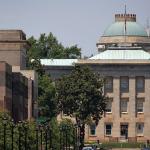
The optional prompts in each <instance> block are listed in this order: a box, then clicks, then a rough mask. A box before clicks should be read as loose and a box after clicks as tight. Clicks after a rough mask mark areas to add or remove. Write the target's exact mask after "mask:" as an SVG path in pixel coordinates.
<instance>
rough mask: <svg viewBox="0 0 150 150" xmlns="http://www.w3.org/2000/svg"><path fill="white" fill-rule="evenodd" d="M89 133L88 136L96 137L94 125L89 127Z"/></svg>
mask: <svg viewBox="0 0 150 150" xmlns="http://www.w3.org/2000/svg"><path fill="white" fill-rule="evenodd" d="M92 131H94V132H92ZM89 133H90V136H96V125H95V124H91V125H90V128H89ZM93 133H94V134H93Z"/></svg>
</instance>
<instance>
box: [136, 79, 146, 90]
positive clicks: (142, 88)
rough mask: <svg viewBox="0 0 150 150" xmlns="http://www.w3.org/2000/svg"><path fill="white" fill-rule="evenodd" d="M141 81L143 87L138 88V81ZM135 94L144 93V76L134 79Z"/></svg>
mask: <svg viewBox="0 0 150 150" xmlns="http://www.w3.org/2000/svg"><path fill="white" fill-rule="evenodd" d="M140 79H142V80H143V84H142V85H143V86H142V87H138V85H139V84H138V81H139V80H140ZM136 92H145V77H144V76H137V77H136Z"/></svg>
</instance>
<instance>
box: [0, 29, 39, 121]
mask: <svg viewBox="0 0 150 150" xmlns="http://www.w3.org/2000/svg"><path fill="white" fill-rule="evenodd" d="M27 48H29V45H28V43H27V41H26V35H25V34H24V33H23V32H22V31H21V30H0V61H1V62H0V93H1V95H0V110H1V111H7V112H9V113H10V114H11V115H12V117H13V118H14V120H15V121H19V120H27V119H28V120H30V119H32V118H33V117H35V116H36V114H37V113H36V112H35V110H36V108H35V106H36V103H37V94H38V93H37V74H36V72H35V71H34V70H27V68H26V50H27Z"/></svg>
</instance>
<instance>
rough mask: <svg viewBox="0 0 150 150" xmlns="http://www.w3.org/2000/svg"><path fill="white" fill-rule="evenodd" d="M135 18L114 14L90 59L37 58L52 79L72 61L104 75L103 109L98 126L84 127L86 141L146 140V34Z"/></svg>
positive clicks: (149, 126) (149, 125) (149, 46)
mask: <svg viewBox="0 0 150 150" xmlns="http://www.w3.org/2000/svg"><path fill="white" fill-rule="evenodd" d="M136 19H137V18H136V15H135V14H116V15H115V21H114V23H113V24H111V25H110V26H109V27H108V28H107V29H106V30H105V31H104V34H103V35H102V36H101V37H100V39H99V40H98V42H97V43H96V44H97V49H98V54H97V55H95V56H92V57H91V58H88V59H42V60H41V63H42V65H44V69H45V71H46V73H47V74H51V76H52V78H59V77H60V76H61V75H64V74H68V73H69V72H70V71H71V70H72V69H73V68H74V65H75V64H78V65H80V66H85V65H86V66H89V67H91V68H92V70H93V71H94V72H97V73H99V74H100V75H101V76H103V77H105V78H106V83H105V86H104V93H105V95H106V96H108V97H109V98H108V101H107V108H106V112H105V113H104V115H103V118H102V119H101V120H100V121H99V124H98V126H96V125H95V124H93V125H91V126H86V133H85V140H86V141H97V140H100V141H129V142H130V141H132V142H134V141H146V140H150V37H149V33H148V30H146V29H145V28H144V27H143V26H141V25H140V24H139V23H137V21H136Z"/></svg>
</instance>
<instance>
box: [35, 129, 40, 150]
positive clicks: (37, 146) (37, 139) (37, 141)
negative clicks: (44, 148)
mask: <svg viewBox="0 0 150 150" xmlns="http://www.w3.org/2000/svg"><path fill="white" fill-rule="evenodd" d="M35 131H36V150H38V149H39V137H38V135H39V134H38V127H36V130H35Z"/></svg>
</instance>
